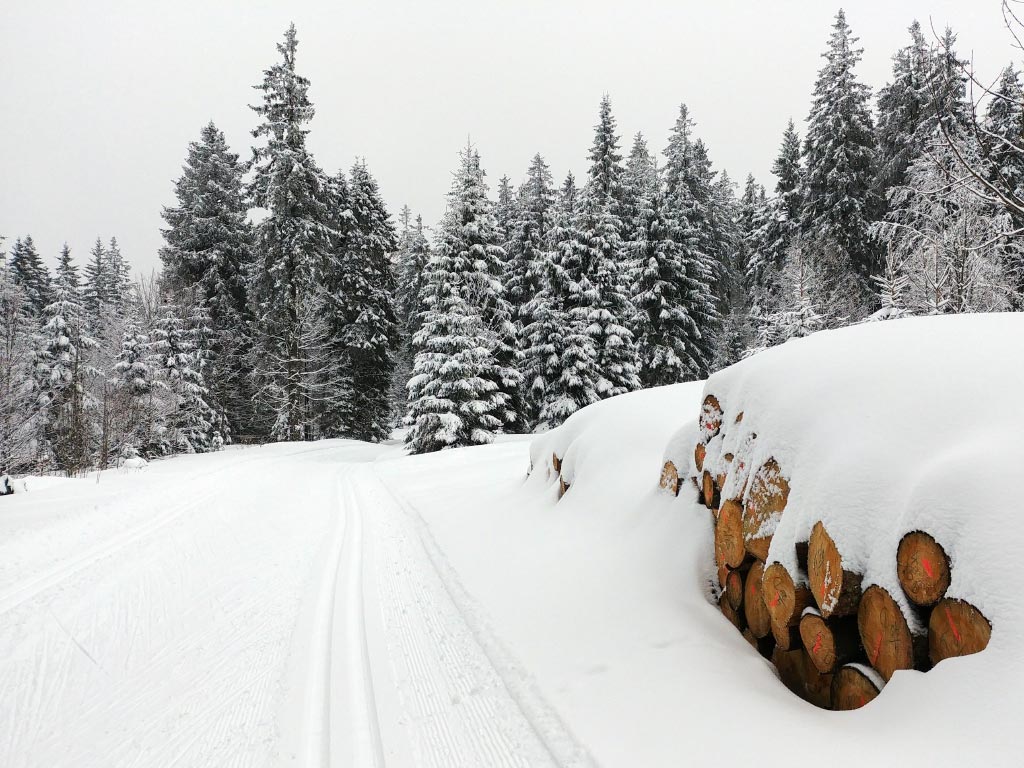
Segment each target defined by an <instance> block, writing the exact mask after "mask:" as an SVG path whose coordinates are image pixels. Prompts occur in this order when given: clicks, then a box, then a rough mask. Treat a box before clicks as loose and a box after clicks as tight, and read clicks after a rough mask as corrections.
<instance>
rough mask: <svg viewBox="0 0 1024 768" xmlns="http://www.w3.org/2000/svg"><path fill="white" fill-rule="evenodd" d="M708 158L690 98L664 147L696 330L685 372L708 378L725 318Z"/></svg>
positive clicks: (670, 204) (668, 198) (673, 228)
mask: <svg viewBox="0 0 1024 768" xmlns="http://www.w3.org/2000/svg"><path fill="white" fill-rule="evenodd" d="M706 160H707V158H706V156H704V157H702V156H701V153H700V152H699V151H698V147H697V145H696V143H695V142H694V140H693V121H692V120H691V119H690V113H689V110H688V109H687V107H686V105H685V104H683V105H680V108H679V117H678V118H677V119H676V124H675V126H674V127H673V129H672V132H671V134H670V135H669V142H668V146H667V147H666V149H665V174H664V178H665V215H666V219H667V221H668V228H669V236H670V237H671V238H672V241H673V242H674V243H675V245H676V247H677V248H678V251H679V258H680V260H681V261H682V264H683V269H684V270H685V274H686V275H687V277H688V279H689V280H690V284H689V285H688V286H687V288H686V289H685V291H684V292H683V293H684V295H685V296H686V301H687V305H686V307H685V309H686V312H687V314H688V315H689V316H690V317H691V318H693V321H694V331H693V333H694V335H693V336H692V337H690V338H687V339H685V344H686V348H687V349H688V350H691V351H690V353H689V355H688V360H690V361H692V365H693V368H692V369H691V370H688V371H687V372H686V375H685V380H687V381H693V380H697V379H704V378H707V376H708V374H709V373H710V368H711V363H712V356H713V354H714V341H715V335H716V333H717V332H718V329H719V327H720V323H721V318H720V315H719V312H718V306H717V301H716V296H715V289H716V285H715V281H716V278H717V276H718V274H720V268H719V266H718V265H716V264H715V263H714V254H712V253H709V252H708V250H707V247H708V244H709V243H710V242H711V241H712V239H713V235H712V222H711V214H710V211H709V210H708V203H709V202H710V200H711V191H710V189H709V188H708V186H707V184H708V178H707V172H708V169H707V167H706V166H705V165H704V163H705V162H706Z"/></svg>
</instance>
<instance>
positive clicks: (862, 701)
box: [860, 694, 868, 707]
mask: <svg viewBox="0 0 1024 768" xmlns="http://www.w3.org/2000/svg"><path fill="white" fill-rule="evenodd" d="M867 703H868V697H867V696H865V695H863V694H861V697H860V705H861V706H862V707H863V706H866V705H867Z"/></svg>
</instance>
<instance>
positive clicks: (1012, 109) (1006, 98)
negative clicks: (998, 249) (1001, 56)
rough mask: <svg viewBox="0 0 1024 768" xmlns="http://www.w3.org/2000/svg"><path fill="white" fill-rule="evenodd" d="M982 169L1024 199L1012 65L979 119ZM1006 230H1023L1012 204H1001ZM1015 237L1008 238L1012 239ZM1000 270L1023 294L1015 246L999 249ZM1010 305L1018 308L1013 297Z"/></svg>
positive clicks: (1023, 126)
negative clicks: (1000, 257)
mask: <svg viewBox="0 0 1024 768" xmlns="http://www.w3.org/2000/svg"><path fill="white" fill-rule="evenodd" d="M983 129H984V133H983V135H982V142H983V144H982V151H983V153H984V173H985V177H986V179H987V181H988V183H989V184H991V185H992V186H993V187H995V188H996V189H998V190H1000V191H1001V192H1002V193H1003V194H1004V195H1006V196H1007V197H1008V198H1009V199H1010V200H1024V88H1022V86H1021V81H1020V76H1019V74H1018V73H1017V71H1016V69H1014V68H1013V66H1012V65H1011V66H1009V67H1007V68H1006V69H1004V70H1003V73H1002V75H1001V76H1000V78H999V84H998V85H997V86H996V88H995V93H994V95H993V98H992V101H991V102H990V103H989V106H988V112H987V113H986V115H985V120H984V123H983ZM1003 208H1004V210H1005V212H1006V217H1007V220H1008V226H1007V228H1006V229H1007V231H1008V232H1014V233H1016V234H1017V235H1019V234H1020V233H1022V232H1024V216H1022V215H1021V213H1020V211H1019V210H1018V209H1017V208H1015V207H1012V206H1009V205H1004V206H1003ZM1017 239H1018V238H1017V237H1013V238H1009V240H1011V241H1013V242H1014V243H1015V241H1016V240H1017ZM1002 262H1003V271H1004V273H1005V274H1006V276H1007V279H1009V280H1010V284H1011V288H1012V295H1013V296H1014V297H1024V260H1022V258H1021V254H1020V252H1019V249H1018V248H1012V247H1006V248H1003V249H1002ZM1014 308H1015V309H1017V310H1018V311H1019V310H1020V309H1021V308H1022V304H1021V302H1020V300H1018V299H1016V298H1015V303H1014Z"/></svg>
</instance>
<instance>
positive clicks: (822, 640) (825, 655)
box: [800, 611, 861, 674]
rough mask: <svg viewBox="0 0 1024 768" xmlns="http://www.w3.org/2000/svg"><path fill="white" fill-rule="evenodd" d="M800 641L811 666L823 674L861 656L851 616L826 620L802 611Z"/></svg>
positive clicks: (814, 613)
mask: <svg viewBox="0 0 1024 768" xmlns="http://www.w3.org/2000/svg"><path fill="white" fill-rule="evenodd" d="M800 639H801V641H802V642H803V645H804V648H806V649H807V655H808V657H809V658H810V660H811V663H812V664H814V667H815V669H817V670H818V671H819V672H821V673H822V674H829V673H832V672H835V671H836V670H837V669H839V667H841V666H843V665H844V664H847V663H849V662H851V661H856V660H858V658H859V657H860V651H861V648H860V635H859V634H858V632H857V619H856V617H854V616H845V617H843V618H839V619H832V620H831V621H825V619H823V618H822V616H821V614H820V613H818V612H817V611H805V612H804V615H803V616H802V617H801V619H800Z"/></svg>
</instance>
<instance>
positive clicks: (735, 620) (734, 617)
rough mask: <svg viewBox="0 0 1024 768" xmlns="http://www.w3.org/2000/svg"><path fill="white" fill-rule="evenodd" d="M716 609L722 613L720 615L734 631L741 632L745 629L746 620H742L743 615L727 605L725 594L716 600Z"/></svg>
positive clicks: (727, 600)
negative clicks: (734, 628)
mask: <svg viewBox="0 0 1024 768" xmlns="http://www.w3.org/2000/svg"><path fill="white" fill-rule="evenodd" d="M718 607H719V609H720V610H721V611H722V615H723V616H725V618H727V619H728V620H729V621H730V622H731V623H732V625H733V626H734V627H736V629H738V630H739V631H740V632H742V631H743V630H744V629H746V628H747V622H746V619H744V618H743V614H742V613H740V612H739V611H737V610H736V609H735V608H733V607H732V606H731V605H730V604H729V599H728V598H727V597H726V594H725V592H723V593H722V596H721V597H719V598H718Z"/></svg>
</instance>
